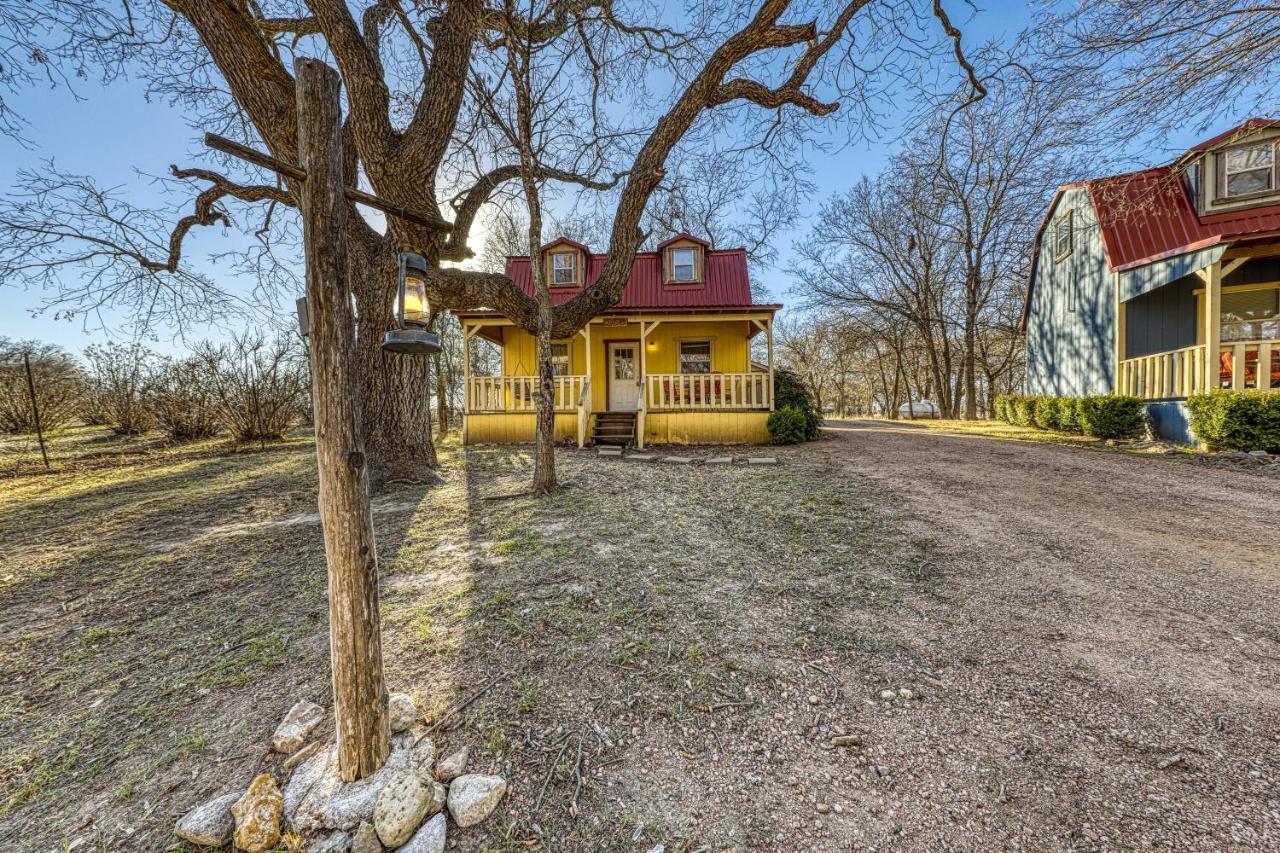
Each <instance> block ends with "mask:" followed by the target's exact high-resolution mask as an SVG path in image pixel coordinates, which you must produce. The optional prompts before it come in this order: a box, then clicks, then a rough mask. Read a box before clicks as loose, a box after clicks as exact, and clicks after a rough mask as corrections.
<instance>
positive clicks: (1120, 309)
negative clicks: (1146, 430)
mask: <svg viewBox="0 0 1280 853" xmlns="http://www.w3.org/2000/svg"><path fill="white" fill-rule="evenodd" d="M1112 275H1113V276H1114V278H1115V308H1116V322H1115V329H1116V341H1115V358H1116V370H1115V382H1114V385H1115V388H1114V390H1113V391H1112V393H1113V394H1123V393H1125V392H1126V391H1127V390H1128V383H1127V382H1125V376H1124V358H1125V338H1126V337H1127V336H1128V317H1127V316H1126V315H1127V312H1126V311H1125V304H1124V303H1123V302H1122V301H1120V273H1118V272H1117V273H1112Z"/></svg>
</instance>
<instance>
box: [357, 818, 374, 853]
mask: <svg viewBox="0 0 1280 853" xmlns="http://www.w3.org/2000/svg"><path fill="white" fill-rule="evenodd" d="M351 853H382V842H381V841H379V840H378V833H376V832H374V831H373V824H370V823H362V824H360V828H359V829H357V830H356V834H355V836H354V837H352V839H351Z"/></svg>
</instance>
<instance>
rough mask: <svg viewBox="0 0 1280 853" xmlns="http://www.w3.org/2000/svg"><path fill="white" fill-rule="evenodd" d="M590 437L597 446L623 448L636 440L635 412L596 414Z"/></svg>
mask: <svg viewBox="0 0 1280 853" xmlns="http://www.w3.org/2000/svg"><path fill="white" fill-rule="evenodd" d="M595 416H596V423H595V431H594V432H593V433H592V437H593V439H594V440H595V443H596V444H597V445H612V446H621V447H625V446H627V445H629V444H631V443H633V442H634V441H635V439H636V415H635V412H596V413H595Z"/></svg>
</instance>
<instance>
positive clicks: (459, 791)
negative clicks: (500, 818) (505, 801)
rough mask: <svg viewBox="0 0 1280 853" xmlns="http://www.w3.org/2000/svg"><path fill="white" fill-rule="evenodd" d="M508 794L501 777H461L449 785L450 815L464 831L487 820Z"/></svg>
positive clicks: (470, 775)
mask: <svg viewBox="0 0 1280 853" xmlns="http://www.w3.org/2000/svg"><path fill="white" fill-rule="evenodd" d="M506 792H507V781H506V780H505V779H503V778H502V777H501V776H485V775H482V774H479V773H472V774H468V775H466V776H459V777H458V778H457V779H454V780H453V782H452V783H451V784H450V785H449V814H451V815H453V820H454V822H455V823H456V824H458V826H461V827H463V828H464V829H465V828H466V827H468V826H475V825H476V824H477V823H479V822H480V821H482V820H484V819H485V818H487V817H488V816H489V815H490V814H492V813H493V810H494V809H495V808H496V807H497V805H498V801H499V800H501V799H502V795H503V794H505V793H506Z"/></svg>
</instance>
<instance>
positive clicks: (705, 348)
mask: <svg viewBox="0 0 1280 853" xmlns="http://www.w3.org/2000/svg"><path fill="white" fill-rule="evenodd" d="M680 372H681V373H710V372H711V341H681V342H680Z"/></svg>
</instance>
